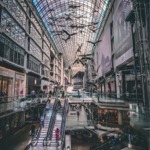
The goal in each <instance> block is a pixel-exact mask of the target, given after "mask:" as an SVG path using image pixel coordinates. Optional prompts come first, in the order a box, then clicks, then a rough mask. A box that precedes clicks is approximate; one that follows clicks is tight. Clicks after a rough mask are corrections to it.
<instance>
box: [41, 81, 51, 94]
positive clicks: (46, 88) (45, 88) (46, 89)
mask: <svg viewBox="0 0 150 150" xmlns="http://www.w3.org/2000/svg"><path fill="white" fill-rule="evenodd" d="M49 84H50V82H49V81H47V80H44V79H42V80H41V90H42V91H44V92H45V93H48V92H49Z"/></svg>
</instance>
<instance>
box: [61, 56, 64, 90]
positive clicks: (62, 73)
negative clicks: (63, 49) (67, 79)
mask: <svg viewBox="0 0 150 150" xmlns="http://www.w3.org/2000/svg"><path fill="white" fill-rule="evenodd" d="M60 85H62V86H63V87H64V60H63V57H62V55H61V82H60Z"/></svg>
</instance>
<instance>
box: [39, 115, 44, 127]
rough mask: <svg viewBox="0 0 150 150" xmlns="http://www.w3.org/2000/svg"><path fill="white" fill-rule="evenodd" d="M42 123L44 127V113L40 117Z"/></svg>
mask: <svg viewBox="0 0 150 150" xmlns="http://www.w3.org/2000/svg"><path fill="white" fill-rule="evenodd" d="M40 125H41V127H43V128H44V115H42V116H41V118H40Z"/></svg>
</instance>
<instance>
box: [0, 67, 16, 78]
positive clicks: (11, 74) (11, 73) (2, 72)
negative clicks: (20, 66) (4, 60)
mask: <svg viewBox="0 0 150 150" xmlns="http://www.w3.org/2000/svg"><path fill="white" fill-rule="evenodd" d="M0 75H1V76H6V77H12V78H13V77H14V75H15V72H14V71H9V70H3V69H2V68H0Z"/></svg>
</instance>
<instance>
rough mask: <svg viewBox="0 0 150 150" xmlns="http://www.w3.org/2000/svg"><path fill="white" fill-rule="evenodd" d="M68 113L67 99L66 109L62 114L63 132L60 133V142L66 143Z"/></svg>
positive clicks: (66, 101) (66, 102)
mask: <svg viewBox="0 0 150 150" xmlns="http://www.w3.org/2000/svg"><path fill="white" fill-rule="evenodd" d="M67 111H68V100H67V99H65V102H64V108H63V113H62V122H61V131H60V135H61V136H60V140H61V141H62V143H64V137H65V136H64V135H65V124H66V116H67Z"/></svg>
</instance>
